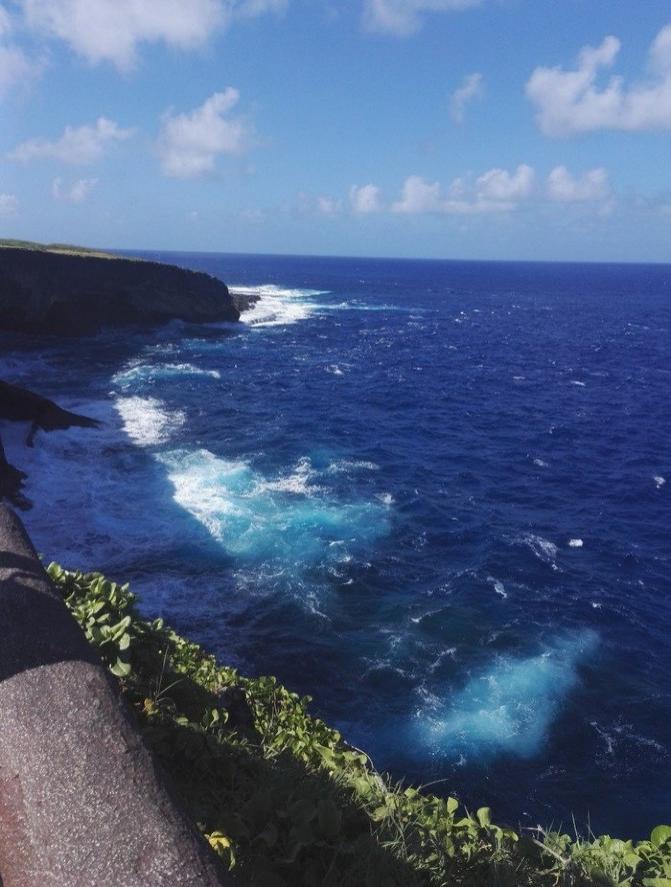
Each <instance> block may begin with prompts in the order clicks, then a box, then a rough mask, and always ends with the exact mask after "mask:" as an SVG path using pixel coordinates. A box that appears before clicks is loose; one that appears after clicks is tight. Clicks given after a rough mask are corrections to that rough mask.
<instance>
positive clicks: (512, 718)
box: [418, 631, 596, 759]
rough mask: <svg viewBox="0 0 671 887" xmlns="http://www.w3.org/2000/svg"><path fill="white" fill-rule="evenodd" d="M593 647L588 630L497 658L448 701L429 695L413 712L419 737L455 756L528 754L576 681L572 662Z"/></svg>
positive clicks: (542, 738)
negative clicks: (525, 653)
mask: <svg viewBox="0 0 671 887" xmlns="http://www.w3.org/2000/svg"><path fill="white" fill-rule="evenodd" d="M595 645H596V635H595V634H594V632H591V631H583V632H580V633H578V634H575V635H573V636H568V637H564V638H558V639H557V640H555V641H554V643H553V644H552V645H551V646H550V647H548V648H547V649H546V650H545V651H544V652H543V653H541V654H539V655H537V656H531V657H529V658H526V659H514V658H512V657H502V658H500V659H498V660H497V661H496V663H495V664H494V665H493V666H492V668H491V669H489V670H488V671H485V672H483V673H481V674H479V675H476V676H474V677H472V678H471V679H470V680H469V681H468V683H467V684H466V686H465V687H463V688H462V689H461V690H460V691H459V692H458V693H457V694H456V696H454V697H453V699H452V702H451V703H445V704H443V703H442V702H441V701H440V700H438V699H436V697H435V694H434V695H433V696H431V697H430V700H431V702H430V704H429V705H428V706H427V707H425V708H424V709H423V710H422V711H421V712H420V713H419V717H418V726H419V730H420V734H421V738H422V741H423V742H424V743H426V744H428V745H430V746H431V747H432V748H433V750H434V751H435V752H436V753H438V754H441V755H446V756H448V757H453V758H455V759H457V758H459V756H460V755H465V756H466V757H467V758H469V757H477V758H478V759H482V758H483V757H493V756H495V755H497V754H502V753H507V754H514V755H517V756H518V757H523V758H529V757H532V756H533V755H535V754H537V753H538V752H539V751H540V749H541V747H542V745H543V742H544V741H545V739H546V736H547V733H548V730H549V728H550V725H551V724H552V721H553V720H554V719H555V717H556V716H557V713H558V711H559V709H560V707H561V705H562V702H563V701H564V699H565V698H566V696H567V695H568V693H570V691H571V690H572V689H573V688H574V687H575V686H576V684H577V683H578V673H577V666H578V664H579V663H580V661H581V660H582V659H584V657H586V656H587V655H589V653H590V651H591V650H593V648H594V646H595Z"/></svg>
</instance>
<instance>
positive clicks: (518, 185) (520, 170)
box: [475, 163, 535, 200]
mask: <svg viewBox="0 0 671 887" xmlns="http://www.w3.org/2000/svg"><path fill="white" fill-rule="evenodd" d="M534 179H535V174H534V171H533V169H532V168H531V167H530V166H527V164H526V163H521V164H520V165H519V166H518V167H517V169H516V170H515V172H514V173H512V174H511V173H509V172H508V171H507V170H505V169H490V170H489V172H486V173H484V174H483V175H481V176H480V177H479V178H478V180H477V181H476V183H475V185H476V189H477V193H478V197H480V198H482V199H484V200H520V199H523V198H525V197H528V196H529V195H530V194H531V192H532V190H533V187H534Z"/></svg>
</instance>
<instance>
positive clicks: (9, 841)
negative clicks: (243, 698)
mask: <svg viewBox="0 0 671 887" xmlns="http://www.w3.org/2000/svg"><path fill="white" fill-rule="evenodd" d="M0 633H1V636H0V876H1V877H2V883H3V885H4V887H75V885H81V887H97V885H100V887H102V885H105V887H159V885H160V887H190V885H194V887H195V885H199V887H201V885H205V887H210V885H212V887H214V885H221V884H230V883H232V881H231V879H230V877H229V876H228V875H227V874H226V873H225V872H224V871H223V869H221V868H220V866H219V863H218V861H217V859H216V857H215V856H214V854H213V853H212V852H211V851H210V849H209V847H207V845H206V843H205V842H204V841H203V839H202V838H201V837H200V836H199V835H198V834H197V832H196V831H195V829H194V827H193V826H192V825H191V823H190V822H189V820H188V819H187V817H186V816H185V815H184V814H183V812H182V810H181V809H180V806H179V804H178V803H177V802H176V800H175V798H174V797H173V796H172V795H171V793H170V791H169V789H168V787H167V786H166V783H165V781H164V778H163V775H162V774H161V773H160V772H159V771H158V770H157V769H156V764H155V762H154V760H153V758H152V757H151V755H150V753H149V752H148V750H147V749H146V748H145V747H144V745H143V743H142V741H141V739H140V736H139V734H138V732H137V730H136V728H135V727H134V725H133V723H132V720H131V717H130V714H129V712H128V711H127V709H126V707H125V704H124V703H123V701H122V700H121V699H120V698H119V696H118V693H117V692H116V691H115V688H114V686H113V684H112V682H111V679H110V677H109V675H108V674H107V672H106V671H105V670H104V668H103V667H102V665H101V664H100V662H99V661H98V660H97V658H96V656H95V654H94V652H93V650H92V649H91V648H90V647H89V645H88V644H87V643H86V640H85V639H84V636H83V635H82V633H81V631H80V629H79V627H78V626H77V624H76V623H75V621H74V620H73V619H72V617H71V616H70V614H69V613H68V611H67V608H66V607H65V605H64V603H63V601H62V600H61V599H60V597H59V595H58V594H57V593H56V591H55V590H54V589H53V587H52V586H51V583H50V582H49V579H48V577H47V575H46V573H45V572H44V570H43V569H42V566H41V565H40V562H39V560H38V559H37V557H36V555H35V551H34V549H33V547H32V545H31V543H30V541H29V539H28V537H27V535H26V533H25V530H24V529H23V526H22V524H21V522H20V521H19V519H18V518H17V517H16V515H15V514H14V513H13V512H12V511H11V510H10V509H9V508H8V507H7V506H4V505H0Z"/></svg>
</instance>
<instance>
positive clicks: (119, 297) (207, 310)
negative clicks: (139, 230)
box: [0, 247, 240, 335]
mask: <svg viewBox="0 0 671 887" xmlns="http://www.w3.org/2000/svg"><path fill="white" fill-rule="evenodd" d="M239 317H240V314H239V311H238V309H237V307H236V306H235V304H234V303H233V300H232V299H231V296H230V294H229V292H228V288H227V287H226V284H224V283H222V282H221V281H220V280H217V279H216V278H214V277H211V276H210V275H208V274H203V273H201V272H197V271H188V270H186V269H184V268H178V267H177V266H175V265H165V264H161V263H159V262H145V261H140V260H134V259H124V258H116V257H110V258H103V257H101V256H95V255H87V254H85V253H82V254H79V255H78V254H67V253H58V252H50V251H48V250H36V249H13V248H6V247H5V248H2V249H0V329H5V330H11V331H18V332H34V333H52V334H55V335H81V334H84V333H91V332H96V331H98V330H100V329H101V328H103V327H106V326H124V325H140V326H154V325H157V324H161V323H165V322H167V321H169V320H173V319H179V320H185V321H192V322H194V323H208V322H214V321H236V320H238V319H239Z"/></svg>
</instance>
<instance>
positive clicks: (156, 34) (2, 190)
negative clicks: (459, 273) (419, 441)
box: [0, 0, 671, 261]
mask: <svg viewBox="0 0 671 887" xmlns="http://www.w3.org/2000/svg"><path fill="white" fill-rule="evenodd" d="M0 236H7V237H9V236H13V237H22V238H30V239H35V240H43V241H53V240H60V241H69V242H77V243H85V244H95V245H99V246H110V247H118V248H127V249H130V248H138V249H141V248H160V249H180V250H216V251H225V252H273V253H299V254H300V253H305V254H308V253H309V254H332V255H375V256H418V257H423V256H425V257H438V258H476V259H490V258H491V259H534V258H538V259H562V260H582V259H585V260H626V261H671V5H670V4H669V3H668V2H661V0H608V2H598V0H589V2H588V0H559V2H558V0H344V2H338V3H336V2H334V0H0Z"/></svg>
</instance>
